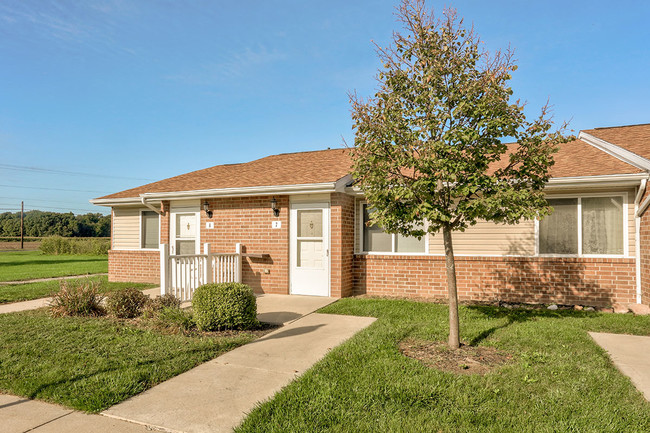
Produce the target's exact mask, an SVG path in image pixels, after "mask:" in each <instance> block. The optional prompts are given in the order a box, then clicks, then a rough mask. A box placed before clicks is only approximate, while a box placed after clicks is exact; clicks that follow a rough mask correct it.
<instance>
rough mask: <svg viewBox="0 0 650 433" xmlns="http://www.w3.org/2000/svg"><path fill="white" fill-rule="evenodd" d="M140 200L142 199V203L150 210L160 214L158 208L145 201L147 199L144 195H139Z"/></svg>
mask: <svg viewBox="0 0 650 433" xmlns="http://www.w3.org/2000/svg"><path fill="white" fill-rule="evenodd" d="M140 201H142V204H143V205H145V206H146V207H148V208H149V209H151V210H152V211H154V212H156V213H157V214H158V215H160V214H162V212H161V211H160V209H156V208H155V207H154V206H153V205H151V204H150V203H147V199H146V198H145V197H144V196H140Z"/></svg>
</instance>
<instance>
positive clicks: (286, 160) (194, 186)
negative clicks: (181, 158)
mask: <svg viewBox="0 0 650 433" xmlns="http://www.w3.org/2000/svg"><path fill="white" fill-rule="evenodd" d="M349 172H350V157H349V156H348V151H347V149H332V150H319V151H314V152H300V153H283V154H280V155H272V156H267V157H266V158H262V159H257V160H255V161H251V162H246V163H242V164H228V165H217V166H215V167H210V168H206V169H203V170H198V171H193V172H191V173H186V174H181V175H180V176H175V177H170V178H169V179H164V180H160V181H158V182H153V183H150V184H147V185H143V186H139V187H137V188H132V189H127V190H126V191H122V192H118V193H115V194H110V195H107V196H104V197H100V199H114V198H127V197H138V196H139V195H140V194H143V193H146V192H149V193H151V192H176V191H194V190H202V189H221V188H245V187H255V186H275V185H302V184H309V183H325V182H336V181H337V180H339V179H341V178H342V177H344V176H345V175H347V174H348V173H349Z"/></svg>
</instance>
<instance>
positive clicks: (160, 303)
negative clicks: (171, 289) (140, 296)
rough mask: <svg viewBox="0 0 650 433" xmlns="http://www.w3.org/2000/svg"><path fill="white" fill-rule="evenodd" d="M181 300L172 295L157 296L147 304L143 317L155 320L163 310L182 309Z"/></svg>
mask: <svg viewBox="0 0 650 433" xmlns="http://www.w3.org/2000/svg"><path fill="white" fill-rule="evenodd" d="M180 307H181V300H180V299H178V298H177V297H176V296H174V295H172V294H171V293H166V294H164V295H162V296H156V297H155V298H152V299H149V301H147V304H146V305H145V306H144V309H143V310H142V316H143V317H144V318H146V319H149V318H153V317H155V316H156V314H157V313H158V312H160V311H161V310H162V309H163V308H177V309H178V308H180Z"/></svg>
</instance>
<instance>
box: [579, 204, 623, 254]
mask: <svg viewBox="0 0 650 433" xmlns="http://www.w3.org/2000/svg"><path fill="white" fill-rule="evenodd" d="M623 232H624V230H623V198H622V197H589V198H583V199H582V253H583V254H623Z"/></svg>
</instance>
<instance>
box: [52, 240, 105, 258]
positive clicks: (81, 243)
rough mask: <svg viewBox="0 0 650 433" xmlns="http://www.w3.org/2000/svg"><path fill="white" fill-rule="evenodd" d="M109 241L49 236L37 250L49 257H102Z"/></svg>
mask: <svg viewBox="0 0 650 433" xmlns="http://www.w3.org/2000/svg"><path fill="white" fill-rule="evenodd" d="M110 246H111V241H110V239H95V238H89V239H84V238H64V237H62V236H49V237H47V238H44V239H43V241H42V242H41V246H40V247H39V249H40V250H41V251H42V252H43V253H45V254H51V255H63V254H74V255H80V254H85V255H94V256H102V255H106V254H108V250H109V249H110Z"/></svg>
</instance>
